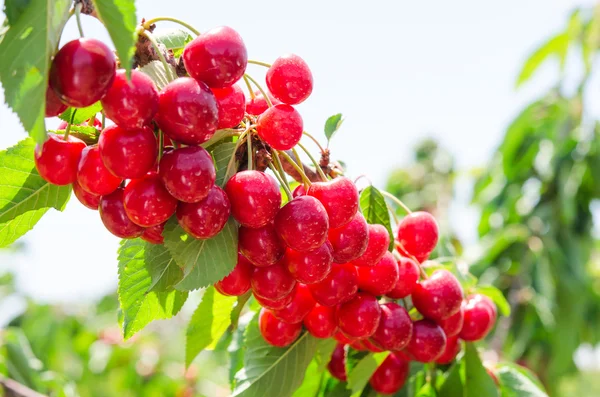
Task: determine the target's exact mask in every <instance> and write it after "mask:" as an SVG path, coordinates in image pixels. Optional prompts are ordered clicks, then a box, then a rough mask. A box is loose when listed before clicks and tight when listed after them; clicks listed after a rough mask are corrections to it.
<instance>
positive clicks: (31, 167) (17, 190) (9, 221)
mask: <svg viewBox="0 0 600 397" xmlns="http://www.w3.org/2000/svg"><path fill="white" fill-rule="evenodd" d="M34 150H35V142H33V140H32V139H30V138H27V139H25V140H23V141H21V142H19V143H18V144H17V145H16V146H13V147H11V148H9V149H7V150H3V151H1V152H0V248H2V247H6V246H8V245H10V244H12V243H13V242H15V241H16V240H17V239H18V238H19V237H21V236H23V235H24V234H25V233H27V232H28V231H30V230H31V229H33V227H34V226H35V224H36V223H37V222H38V221H39V220H40V218H41V217H42V216H43V215H44V214H45V213H46V212H47V211H48V210H49V209H50V208H55V209H57V210H59V211H62V210H64V209H65V206H66V204H67V202H68V201H69V198H70V197H71V187H70V186H56V185H52V184H50V183H48V182H46V181H45V180H44V179H42V177H41V176H40V175H39V174H38V172H37V170H36V169H35V163H34V161H33V155H34Z"/></svg>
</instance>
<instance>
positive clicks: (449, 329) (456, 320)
mask: <svg viewBox="0 0 600 397" xmlns="http://www.w3.org/2000/svg"><path fill="white" fill-rule="evenodd" d="M464 305H465V302H463V303H462V305H461V307H460V310H459V311H457V312H456V313H454V314H453V315H451V316H450V317H448V318H446V319H444V320H440V321H438V325H439V326H440V327H442V329H443V330H444V333H445V334H446V336H448V337H450V336H456V335H458V334H459V333H460V330H461V329H462V328H463V323H464V318H465V309H464Z"/></svg>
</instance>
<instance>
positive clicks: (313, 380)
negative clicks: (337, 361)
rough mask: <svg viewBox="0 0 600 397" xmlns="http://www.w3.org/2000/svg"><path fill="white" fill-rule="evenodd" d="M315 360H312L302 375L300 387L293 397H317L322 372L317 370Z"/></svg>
mask: <svg viewBox="0 0 600 397" xmlns="http://www.w3.org/2000/svg"><path fill="white" fill-rule="evenodd" d="M318 367H319V365H318V364H317V361H316V360H312V361H311V362H310V364H309V365H308V368H307V369H306V373H305V374H304V381H303V382H302V385H300V387H299V388H298V389H296V391H295V392H294V394H293V396H294V397H304V396H317V395H318V393H319V388H320V387H321V376H322V371H319V369H318Z"/></svg>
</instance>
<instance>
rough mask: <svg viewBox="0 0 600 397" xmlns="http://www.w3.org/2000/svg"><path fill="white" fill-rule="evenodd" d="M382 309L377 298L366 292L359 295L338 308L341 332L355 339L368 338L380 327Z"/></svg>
mask: <svg viewBox="0 0 600 397" xmlns="http://www.w3.org/2000/svg"><path fill="white" fill-rule="evenodd" d="M380 316H381V309H380V308H379V303H378V302H377V298H376V297H375V296H373V295H371V294H368V293H365V292H359V293H357V294H356V295H355V296H354V297H353V298H352V299H351V300H349V301H348V302H346V303H342V304H340V305H339V306H338V308H337V318H338V326H339V327H340V331H342V332H343V333H345V334H346V335H348V336H350V337H353V338H368V337H369V336H371V335H373V333H375V330H376V329H377V326H378V325H379V317H380Z"/></svg>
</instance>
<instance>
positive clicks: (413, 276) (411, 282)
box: [386, 257, 420, 299]
mask: <svg viewBox="0 0 600 397" xmlns="http://www.w3.org/2000/svg"><path fill="white" fill-rule="evenodd" d="M419 274H420V269H419V265H418V264H417V263H416V262H415V261H413V260H412V259H410V258H405V257H402V258H400V260H399V261H398V282H397V283H396V286H395V287H394V289H393V290H391V291H390V292H388V293H387V294H386V295H387V296H388V297H390V298H392V299H402V298H406V297H407V296H408V295H410V294H412V292H413V290H414V289H415V287H416V286H417V281H419Z"/></svg>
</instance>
